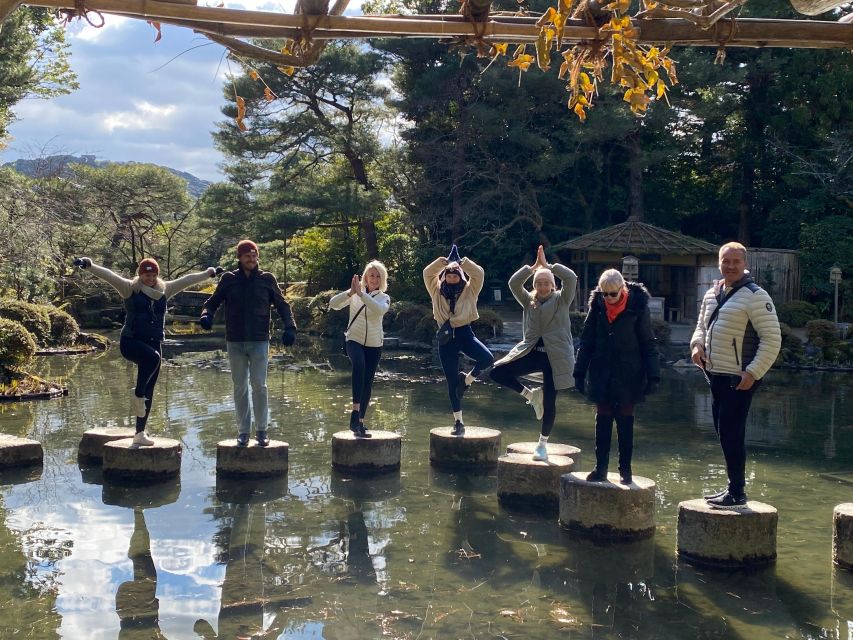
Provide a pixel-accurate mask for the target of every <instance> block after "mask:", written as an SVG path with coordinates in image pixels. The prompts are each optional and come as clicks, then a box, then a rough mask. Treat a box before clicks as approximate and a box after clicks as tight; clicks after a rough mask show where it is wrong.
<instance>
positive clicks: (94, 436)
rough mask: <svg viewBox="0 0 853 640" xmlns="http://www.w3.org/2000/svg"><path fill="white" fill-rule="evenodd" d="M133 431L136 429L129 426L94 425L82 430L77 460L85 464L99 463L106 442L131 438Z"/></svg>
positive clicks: (102, 458)
mask: <svg viewBox="0 0 853 640" xmlns="http://www.w3.org/2000/svg"><path fill="white" fill-rule="evenodd" d="M135 433H136V430H135V429H132V428H130V427H95V428H94V429H89V430H88V431H84V432H83V436H82V437H81V438H80V444H79V445H78V446H77V460H78V461H79V462H82V463H85V464H95V465H98V464H101V463H102V462H103V460H104V445H105V444H106V443H108V442H113V441H114V440H124V439H125V438H133V436H134V434H135Z"/></svg>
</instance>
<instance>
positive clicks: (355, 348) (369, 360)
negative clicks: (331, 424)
mask: <svg viewBox="0 0 853 640" xmlns="http://www.w3.org/2000/svg"><path fill="white" fill-rule="evenodd" d="M387 288H388V270H387V269H386V268H385V265H384V264H382V263H381V262H379V260H372V261H370V262H368V263H367V266H366V267H364V273H362V275H361V277H359V276H358V275H357V274H356V275H354V276H353V277H352V282H351V283H350V288H349V289H347V290H346V291H341V292H340V293H339V294H337V295H335V296H332V299H331V300H329V308H331V309H335V310H340V309H344V308H346V307H349V324H348V325H347V330H346V333H345V334H344V335H345V337H346V350H347V356H349V359H350V362H352V412H351V413H350V419H349V428H350V429H351V430H352V432H353V433H354V434H355V435H356V437H359V438H369V437H370V434H369V433H367V429H366V428H365V426H364V414H365V413H367V405H368V404H370V395H371V392H372V390H373V377H374V376H375V375H376V367H377V366H379V358H380V357H381V356H382V342H383V333H382V318H383V316H384V315H385V313H386V312H387V311H388V307H390V306H391V298H389V297H388V294H387V293H385V291H386V289H387Z"/></svg>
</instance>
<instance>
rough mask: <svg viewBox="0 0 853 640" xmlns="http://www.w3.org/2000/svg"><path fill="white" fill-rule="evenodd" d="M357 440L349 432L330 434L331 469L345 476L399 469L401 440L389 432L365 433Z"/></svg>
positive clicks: (398, 435)
mask: <svg viewBox="0 0 853 640" xmlns="http://www.w3.org/2000/svg"><path fill="white" fill-rule="evenodd" d="M368 433H369V434H370V436H371V437H369V438H357V437H356V436H355V434H354V433H353V432H352V431H349V430H347V431H338V432H337V433H334V434H332V468H333V469H335V470H337V471H345V472H349V473H384V472H388V471H397V470H399V468H400V451H401V443H402V438H401V437H400V434H399V433H394V432H392V431H373V430H370V431H369V432H368Z"/></svg>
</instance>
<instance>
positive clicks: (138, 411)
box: [130, 391, 145, 418]
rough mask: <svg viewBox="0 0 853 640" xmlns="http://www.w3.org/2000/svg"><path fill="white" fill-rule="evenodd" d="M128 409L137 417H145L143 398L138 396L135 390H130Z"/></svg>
mask: <svg viewBox="0 0 853 640" xmlns="http://www.w3.org/2000/svg"><path fill="white" fill-rule="evenodd" d="M130 395H131V400H130V411H131V413H133V415H135V416H136V417H137V418H144V417H145V398H140V397H139V396H138V395H136V392H135V391H131V392H130Z"/></svg>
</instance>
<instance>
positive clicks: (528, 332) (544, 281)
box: [489, 245, 578, 461]
mask: <svg viewBox="0 0 853 640" xmlns="http://www.w3.org/2000/svg"><path fill="white" fill-rule="evenodd" d="M531 275H532V276H533V291H528V290H527V289H525V288H524V283H525V282H527V280H528V279H529V278H530V276H531ZM554 276H556V277H558V278H560V280H562V281H563V286H562V288H560V289H557V286H556V282H555V279H554ZM577 281H578V277H577V275H575V272H574V271H572V270H571V269H569V268H568V267H565V266H563V265H561V264H553V265H550V264H548V262H547V261H546V260H545V250H544V249H543V248H542V245H539V249H538V251H537V252H536V262H534V263H533V264H532V265H530V266H529V267H527V266H525V267H521V269H519V270H518V271H516V272H515V273H514V274H513V275H512V277H511V278H510V279H509V288H510V290H511V291H512V295H513V296H514V297H515V299H516V300H517V301H518V304H520V305H521V308H522V309H523V312H522V313H523V321H522V330H523V337H522V340H521V342H519V343H518V344H517V345H515V346H514V347H513V348H512V350H511V351H510V352H509V353H508V354H507V355H505V356H504V357H503V358H501V359H500V360H498V361H497V362H496V363H495V366H494V368H493V369H492V371H491V373H490V374H489V375H490V377H491V378H492V380H494V381H495V382H497V383H498V384H500V385H503V386H505V387H509V388H510V389H512V390H513V391H515V392H517V393H520V394H521V395H522V396H524V397H525V398H526V399H527V404H529V405H531V406H532V407H533V409H534V411H536V419H537V420H540V419H541V420H542V429H541V432H540V436H539V444H538V445H537V446H536V450H535V451H534V453H533V459H534V460H541V461H547V460H548V450H547V444H548V436H549V435H551V429H552V428H553V427H554V419H555V418H556V415H557V391H558V390H559V389H569V388H571V386H572V384H573V380H572V371H573V370H574V367H575V354H574V345H573V344H572V325H571V320H570V317H569V306H570V305H571V303H572V300H574V298H575V287H576V285H577ZM537 371H541V372H542V386H541V387H539V388H536V389H529V388H527V387H525V386H524V385H522V384H521V382H519V380H518V378H519V377H520V376H523V375H527V374H529V373H533V372H537Z"/></svg>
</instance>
